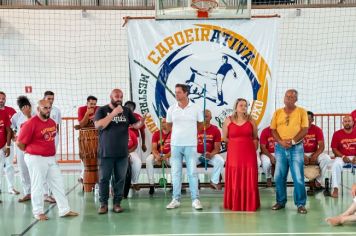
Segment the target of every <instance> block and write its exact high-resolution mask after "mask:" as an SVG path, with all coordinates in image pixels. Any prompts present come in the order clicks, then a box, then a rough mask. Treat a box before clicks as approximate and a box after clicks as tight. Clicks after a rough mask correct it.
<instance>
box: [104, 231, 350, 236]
mask: <svg viewBox="0 0 356 236" xmlns="http://www.w3.org/2000/svg"><path fill="white" fill-rule="evenodd" d="M108 235H110V236H188V235H191V236H219V235H220V236H234V235H237V236H239V235H355V232H303V233H297V232H294V233H293V232H288V233H277V232H275V233H196V234H194V233H188V234H117V235H112V234H108Z"/></svg>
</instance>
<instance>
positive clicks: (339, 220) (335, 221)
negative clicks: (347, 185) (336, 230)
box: [326, 183, 356, 226]
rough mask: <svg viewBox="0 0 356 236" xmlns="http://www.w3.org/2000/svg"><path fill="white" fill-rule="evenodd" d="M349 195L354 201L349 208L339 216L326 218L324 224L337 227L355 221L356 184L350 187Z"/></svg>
mask: <svg viewBox="0 0 356 236" xmlns="http://www.w3.org/2000/svg"><path fill="white" fill-rule="evenodd" d="M351 194H352V197H353V198H354V199H353V202H352V203H351V205H350V207H349V208H348V209H347V210H346V211H345V212H344V213H342V214H341V215H338V216H334V217H329V218H326V222H328V223H329V224H330V225H332V226H337V225H342V224H344V223H348V222H355V221H356V183H355V184H353V185H352V189H351Z"/></svg>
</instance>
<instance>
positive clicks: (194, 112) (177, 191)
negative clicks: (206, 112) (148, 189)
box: [166, 84, 204, 210]
mask: <svg viewBox="0 0 356 236" xmlns="http://www.w3.org/2000/svg"><path fill="white" fill-rule="evenodd" d="M188 91H189V88H188V86H186V85H184V84H176V86H175V95H176V100H177V103H175V104H173V105H172V106H170V107H169V109H168V111H167V118H166V121H167V126H168V129H170V130H172V136H171V159H170V163H171V173H172V184H173V197H172V201H171V203H169V204H168V205H167V207H166V208H167V209H174V208H177V207H179V206H180V198H181V188H182V165H183V158H184V160H185V163H186V166H187V174H188V180H189V189H190V192H191V198H192V207H193V208H195V209H197V210H201V209H203V207H202V205H201V203H200V201H199V191H198V173H197V168H196V166H197V163H196V159H197V151H196V150H197V144H198V140H197V133H198V130H200V129H202V128H203V120H204V118H203V110H202V109H199V107H198V106H196V105H195V104H193V103H192V102H191V101H189V98H188Z"/></svg>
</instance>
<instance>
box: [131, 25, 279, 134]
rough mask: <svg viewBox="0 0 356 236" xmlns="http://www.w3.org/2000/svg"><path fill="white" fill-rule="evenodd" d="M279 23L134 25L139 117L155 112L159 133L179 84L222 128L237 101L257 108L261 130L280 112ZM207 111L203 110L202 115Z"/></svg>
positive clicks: (134, 95) (134, 75)
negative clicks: (160, 119)
mask: <svg viewBox="0 0 356 236" xmlns="http://www.w3.org/2000/svg"><path fill="white" fill-rule="evenodd" d="M277 24H278V19H276V18H266V19H251V20H209V21H189V20H176V21H155V20H130V21H129V23H128V41H129V58H130V75H131V83H132V87H131V89H132V98H133V101H134V102H136V104H137V112H140V113H141V114H144V113H149V114H151V116H152V117H151V118H152V119H148V120H147V123H148V128H149V130H150V131H151V132H152V131H154V130H156V129H157V126H156V124H157V121H158V117H159V116H163V117H164V116H165V115H166V111H167V109H168V107H169V106H170V105H172V104H173V103H174V102H175V98H174V87H175V85H176V84H177V83H183V84H187V85H189V87H190V91H189V98H190V100H191V101H192V102H194V103H196V104H198V105H199V106H200V107H201V108H202V109H203V101H204V97H203V92H204V89H203V88H204V86H206V108H207V109H209V110H211V111H212V115H213V119H212V123H213V124H215V125H217V126H218V127H220V128H221V127H222V124H223V122H224V119H225V118H226V116H228V115H230V114H231V112H232V109H233V105H234V103H235V101H236V99H237V98H245V99H247V100H248V101H249V103H250V104H251V105H252V106H250V111H251V114H252V117H253V118H254V119H255V120H256V122H257V124H258V126H259V128H263V127H266V126H268V125H269V123H270V119H271V116H272V112H273V111H274V104H275V101H274V94H275V87H276V83H275V79H274V77H273V76H275V74H274V72H275V71H277V70H276V65H275V64H274V61H275V57H276V55H277V50H276V45H278V43H277V28H278V27H277ZM202 112H203V110H202Z"/></svg>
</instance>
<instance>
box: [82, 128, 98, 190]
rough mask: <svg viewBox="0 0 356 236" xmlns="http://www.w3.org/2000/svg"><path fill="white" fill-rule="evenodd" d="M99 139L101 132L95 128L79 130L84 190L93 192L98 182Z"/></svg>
mask: <svg viewBox="0 0 356 236" xmlns="http://www.w3.org/2000/svg"><path fill="white" fill-rule="evenodd" d="M98 141H99V133H98V130H96V129H95V128H83V129H80V130H79V157H80V159H81V160H82V161H83V164H84V176H83V186H84V192H91V191H92V190H93V188H94V186H95V184H96V183H97V182H98Z"/></svg>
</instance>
